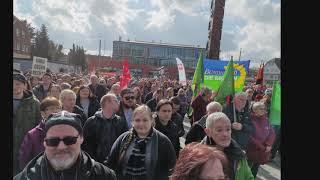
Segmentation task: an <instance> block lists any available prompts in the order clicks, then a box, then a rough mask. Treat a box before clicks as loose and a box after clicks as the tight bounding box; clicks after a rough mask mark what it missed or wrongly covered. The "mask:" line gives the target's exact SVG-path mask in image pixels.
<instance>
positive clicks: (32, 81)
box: [31, 77, 39, 87]
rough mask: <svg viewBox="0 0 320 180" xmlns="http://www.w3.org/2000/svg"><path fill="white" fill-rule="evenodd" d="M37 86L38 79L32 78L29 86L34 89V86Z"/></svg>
mask: <svg viewBox="0 0 320 180" xmlns="http://www.w3.org/2000/svg"><path fill="white" fill-rule="evenodd" d="M38 84H39V79H38V78H36V77H35V78H32V80H31V86H32V87H34V86H36V85H38Z"/></svg>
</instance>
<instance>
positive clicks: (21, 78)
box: [13, 73, 27, 84]
mask: <svg viewBox="0 0 320 180" xmlns="http://www.w3.org/2000/svg"><path fill="white" fill-rule="evenodd" d="M13 80H17V81H20V82H23V83H24V84H25V83H26V82H27V78H26V77H25V76H24V75H23V74H22V73H14V74H13Z"/></svg>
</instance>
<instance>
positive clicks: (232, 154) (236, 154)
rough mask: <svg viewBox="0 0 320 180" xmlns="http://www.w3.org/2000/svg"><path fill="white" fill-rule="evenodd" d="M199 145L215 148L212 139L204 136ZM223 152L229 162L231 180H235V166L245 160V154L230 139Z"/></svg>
mask: <svg viewBox="0 0 320 180" xmlns="http://www.w3.org/2000/svg"><path fill="white" fill-rule="evenodd" d="M200 143H201V144H206V145H211V146H215V145H216V143H215V142H214V141H213V139H212V138H209V137H208V136H205V137H204V138H203V140H202V141H201V142H200ZM223 152H224V153H225V155H226V156H227V158H228V161H229V169H230V170H232V171H230V173H231V177H232V178H231V179H234V178H235V173H236V172H237V164H238V162H239V161H240V160H242V159H246V158H247V157H246V154H245V152H244V151H243V150H242V149H241V147H240V145H239V144H238V143H237V142H236V141H235V140H233V139H231V142H230V145H229V146H228V147H226V148H224V150H223Z"/></svg>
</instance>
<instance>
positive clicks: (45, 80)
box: [42, 75, 52, 85]
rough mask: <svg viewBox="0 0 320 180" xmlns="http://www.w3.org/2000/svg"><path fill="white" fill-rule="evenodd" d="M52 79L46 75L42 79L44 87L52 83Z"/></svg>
mask: <svg viewBox="0 0 320 180" xmlns="http://www.w3.org/2000/svg"><path fill="white" fill-rule="evenodd" d="M51 81H52V79H51V77H50V76H47V75H44V76H43V77H42V82H43V84H44V85H49V84H50V83H51Z"/></svg>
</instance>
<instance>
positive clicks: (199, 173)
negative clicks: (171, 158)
mask: <svg viewBox="0 0 320 180" xmlns="http://www.w3.org/2000/svg"><path fill="white" fill-rule="evenodd" d="M227 167H228V160H227V158H226V156H225V155H224V153H223V152H222V151H220V150H218V149H217V148H214V147H209V146H207V145H204V144H198V143H196V142H193V143H191V144H188V145H187V146H186V147H185V148H184V149H183V150H181V152H180V156H179V159H178V160H177V163H176V166H175V168H174V172H173V174H172V175H171V176H170V180H206V179H214V180H221V179H223V180H225V179H228V178H227V174H228V173H227V171H228V170H227Z"/></svg>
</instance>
